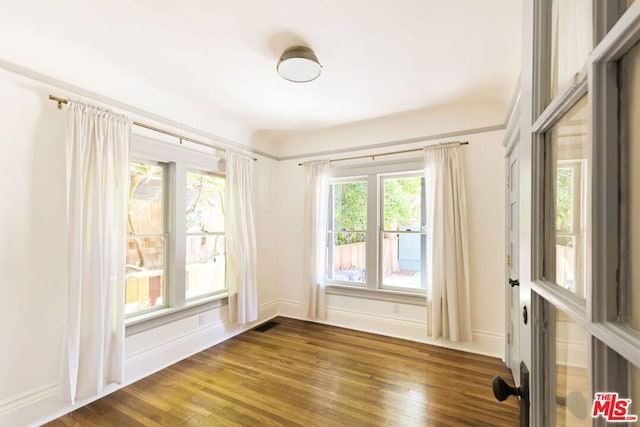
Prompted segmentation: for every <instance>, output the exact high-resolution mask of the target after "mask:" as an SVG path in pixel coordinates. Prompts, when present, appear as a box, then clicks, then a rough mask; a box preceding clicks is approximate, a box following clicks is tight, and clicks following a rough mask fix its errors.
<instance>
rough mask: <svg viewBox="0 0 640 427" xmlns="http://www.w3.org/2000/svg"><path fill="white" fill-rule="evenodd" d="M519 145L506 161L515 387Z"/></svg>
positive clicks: (517, 360)
mask: <svg viewBox="0 0 640 427" xmlns="http://www.w3.org/2000/svg"><path fill="white" fill-rule="evenodd" d="M518 168H519V164H518V146H517V143H516V145H515V146H514V147H512V149H511V153H510V154H509V158H508V162H507V183H508V188H507V191H508V197H507V251H506V252H507V280H506V281H505V282H506V283H505V285H506V296H507V302H508V303H509V306H508V311H509V313H508V316H507V362H508V364H509V367H510V368H511V373H512V374H513V378H514V380H515V382H516V384H519V383H520V325H519V321H520V286H519V285H516V283H518V282H517V281H518V280H519V276H518V270H519V269H518V253H519V252H518V250H519V247H518V232H519V228H518V224H519V217H520V212H519V208H520V205H519V200H518V196H519V182H518Z"/></svg>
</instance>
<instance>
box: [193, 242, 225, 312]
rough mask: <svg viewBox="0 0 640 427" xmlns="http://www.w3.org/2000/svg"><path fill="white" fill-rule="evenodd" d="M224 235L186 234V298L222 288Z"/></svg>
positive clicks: (223, 281) (223, 287)
mask: <svg viewBox="0 0 640 427" xmlns="http://www.w3.org/2000/svg"><path fill="white" fill-rule="evenodd" d="M225 287H226V281H225V237H224V236H222V235H216V236H187V273H186V289H185V297H186V298H187V299H189V298H193V297H197V296H201V295H205V294H209V293H212V292H216V291H221V290H224V289H225Z"/></svg>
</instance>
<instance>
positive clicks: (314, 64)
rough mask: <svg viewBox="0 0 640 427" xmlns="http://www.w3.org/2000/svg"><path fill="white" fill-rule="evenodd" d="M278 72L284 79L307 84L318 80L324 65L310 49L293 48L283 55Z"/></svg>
mask: <svg viewBox="0 0 640 427" xmlns="http://www.w3.org/2000/svg"><path fill="white" fill-rule="evenodd" d="M277 70H278V74H280V75H281V76H282V78H283V79H286V80H289V81H290V82H296V83H306V82H310V81H312V80H315V79H317V78H318V76H319V75H320V70H322V65H320V63H319V62H318V58H317V57H316V54H315V53H313V51H312V50H311V49H309V48H308V47H306V46H293V47H290V48H288V49H287V50H285V51H284V52H283V53H282V55H281V56H280V60H279V61H278V67H277Z"/></svg>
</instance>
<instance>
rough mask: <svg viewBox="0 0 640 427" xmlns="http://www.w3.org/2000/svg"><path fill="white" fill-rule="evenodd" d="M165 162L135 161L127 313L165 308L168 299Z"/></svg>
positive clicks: (126, 285)
mask: <svg viewBox="0 0 640 427" xmlns="http://www.w3.org/2000/svg"><path fill="white" fill-rule="evenodd" d="M165 169H166V167H165V165H162V164H160V163H152V162H136V161H134V162H131V166H130V172H129V180H130V181H129V210H128V212H127V222H128V228H129V236H128V239H127V261H126V265H127V272H126V276H125V277H126V278H125V313H126V314H132V313H142V312H145V311H148V310H150V309H153V308H157V307H162V306H164V305H165V304H166V301H165V295H166V292H165V284H166V280H165V253H166V251H165V243H166V232H165V231H166V230H165V221H164V211H165V208H164V193H165V192H164V176H165Z"/></svg>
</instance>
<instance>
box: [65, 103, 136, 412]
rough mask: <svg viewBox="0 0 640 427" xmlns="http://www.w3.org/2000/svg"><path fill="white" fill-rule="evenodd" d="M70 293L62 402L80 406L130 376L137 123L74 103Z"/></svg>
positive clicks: (70, 117)
mask: <svg viewBox="0 0 640 427" xmlns="http://www.w3.org/2000/svg"><path fill="white" fill-rule="evenodd" d="M66 121H67V123H66V130H67V136H66V137H67V164H66V167H67V182H66V187H67V238H68V288H67V303H68V305H67V313H66V326H65V340H64V341H65V343H64V346H63V349H64V355H63V369H62V379H61V385H62V386H61V392H62V398H63V399H64V400H66V401H68V400H70V401H71V402H72V403H74V402H75V401H76V400H77V399H84V398H88V397H92V396H95V395H98V394H100V393H101V392H102V390H103V389H104V387H105V386H107V385H109V384H112V383H121V382H122V381H123V379H124V372H123V369H124V337H125V334H124V291H125V289H124V287H125V261H126V244H127V240H126V237H127V221H126V215H127V192H128V188H129V161H130V136H131V126H132V121H131V120H130V119H128V118H127V117H125V116H121V115H118V114H115V113H113V112H111V111H109V110H105V109H102V108H98V107H95V106H90V105H87V104H84V103H81V102H78V101H73V100H70V101H69V104H68V108H67V112H66Z"/></svg>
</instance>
